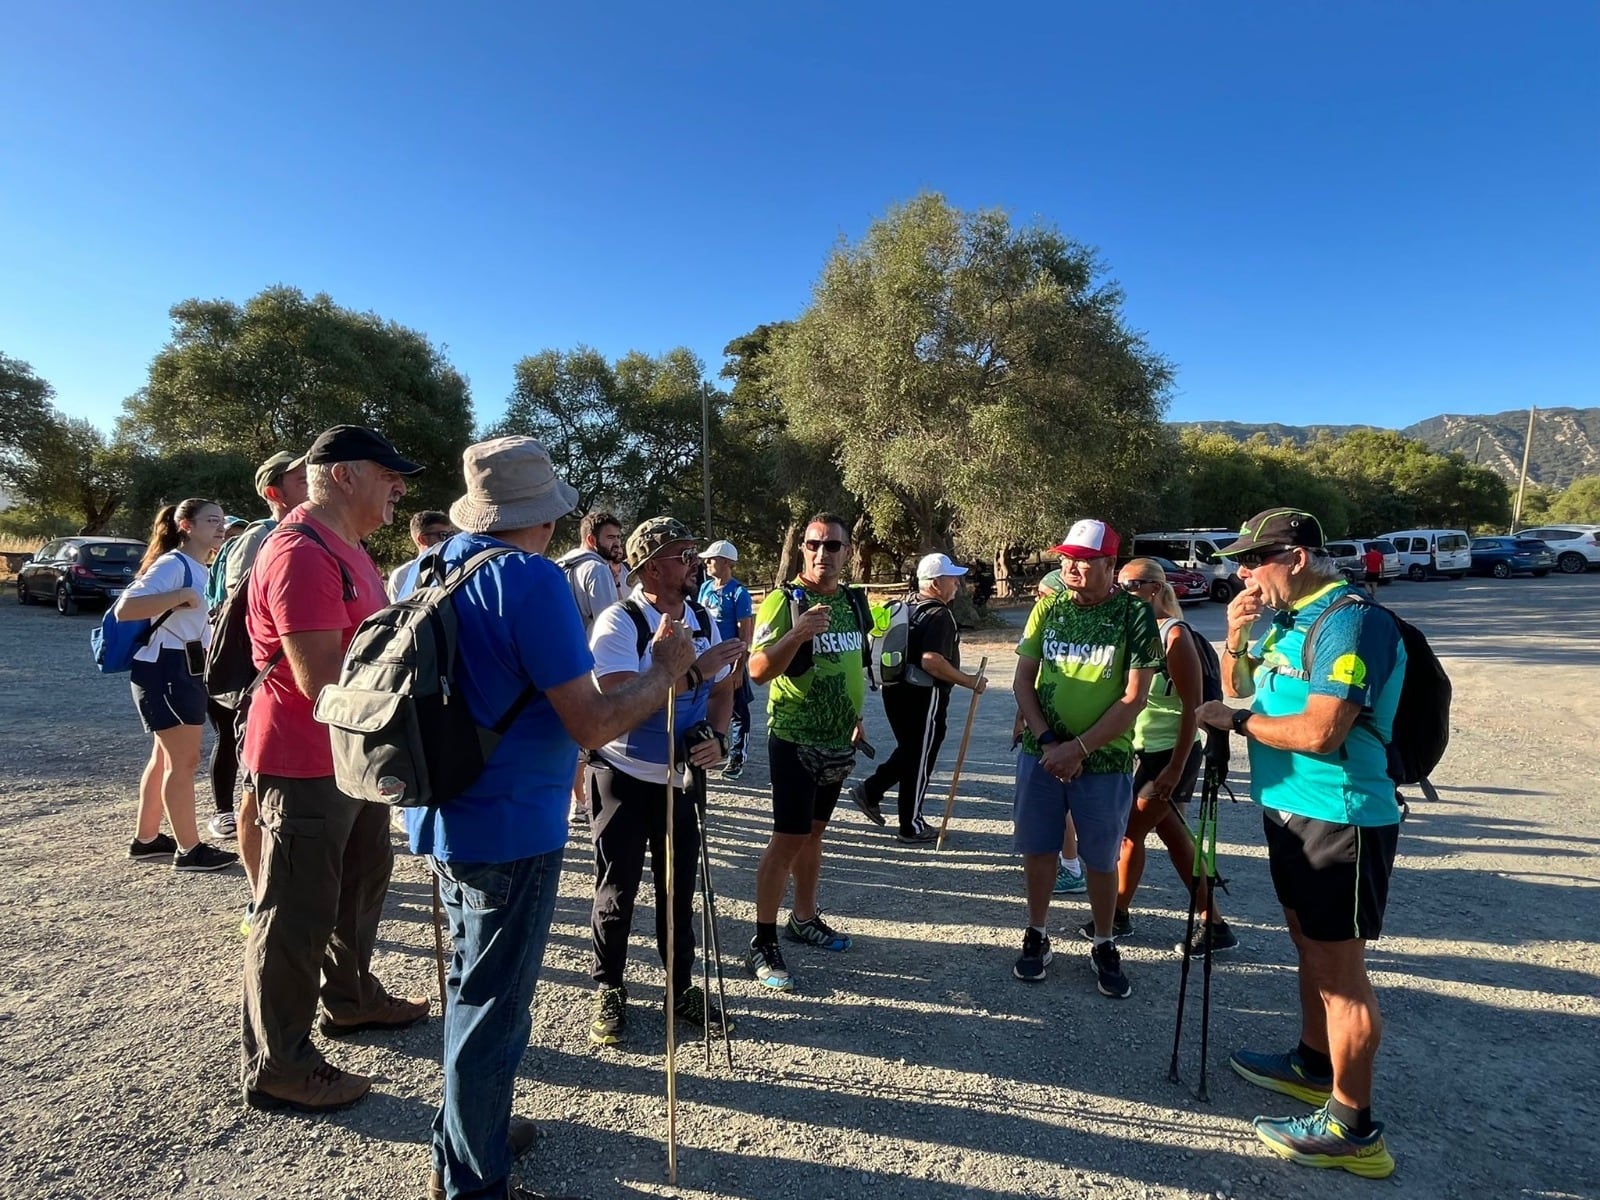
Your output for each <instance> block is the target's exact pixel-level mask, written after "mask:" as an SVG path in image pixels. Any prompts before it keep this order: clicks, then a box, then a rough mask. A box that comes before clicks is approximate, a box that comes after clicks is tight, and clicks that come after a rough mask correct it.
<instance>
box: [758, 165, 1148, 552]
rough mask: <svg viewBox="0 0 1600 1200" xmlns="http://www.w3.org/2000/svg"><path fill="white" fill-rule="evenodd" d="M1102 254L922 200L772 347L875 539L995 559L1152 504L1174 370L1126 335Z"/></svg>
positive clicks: (789, 409)
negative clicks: (884, 534)
mask: <svg viewBox="0 0 1600 1200" xmlns="http://www.w3.org/2000/svg"><path fill="white" fill-rule="evenodd" d="M1100 277H1101V267H1100V264H1099V262H1098V261H1097V260H1096V258H1095V256H1094V255H1093V253H1092V252H1091V251H1089V250H1088V249H1086V248H1084V247H1082V246H1079V245H1077V244H1076V243H1073V242H1070V241H1068V240H1067V239H1066V238H1064V237H1062V236H1061V235H1060V234H1059V233H1057V232H1056V231H1055V230H1053V229H1048V228H1045V227H1042V226H1028V227H1023V228H1013V226H1012V224H1011V222H1010V220H1009V218H1008V217H1007V216H1006V215H1005V214H1004V213H1002V212H999V211H994V210H986V211H979V212H972V213H963V212H960V211H958V210H956V209H953V208H952V207H950V205H949V204H947V203H946V202H945V200H944V199H943V197H941V196H938V195H931V194H925V195H921V196H918V197H917V198H916V199H914V200H912V201H911V202H910V203H908V204H906V205H903V206H899V207H896V208H893V209H891V210H890V211H889V212H888V214H887V215H885V216H884V217H883V218H882V219H881V220H879V221H877V222H875V223H874V224H873V225H872V227H871V228H870V229H869V230H868V231H867V233H866V235H865V237H864V238H863V240H862V241H861V242H860V243H858V244H856V245H841V246H840V247H838V248H837V249H836V250H835V251H834V253H833V255H832V256H831V258H830V259H829V261H828V263H827V265H826V267H825V268H824V270H823V274H822V278H821V279H820V280H819V282H818V283H817V285H816V288H815V290H814V293H813V297H812V303H811V305H810V307H809V308H808V309H807V310H806V312H805V313H804V314H803V315H802V316H801V318H800V320H799V321H798V322H797V323H796V324H795V325H794V326H793V328H792V329H789V330H787V331H785V332H784V333H783V334H782V335H781V336H780V337H778V338H776V339H775V344H774V346H773V348H772V351H771V355H772V377H773V380H774V383H775V388H776V392H777V394H778V395H779V396H780V397H781V399H782V402H783V408H784V411H785V413H786V415H787V418H788V431H789V433H790V435H791V436H792V437H794V438H795V439H796V440H798V441H799V442H800V443H802V444H805V445H808V446H815V447H826V448H827V453H828V454H829V455H830V457H831V458H832V460H833V462H834V463H836V464H837V465H838V468H839V470H840V474H841V477H842V479H843V483H844V485H845V486H846V487H847V488H848V489H849V491H850V492H852V493H854V494H855V495H857V496H859V497H860V498H861V500H862V502H863V503H864V505H865V507H866V508H867V510H868V512H869V513H870V514H871V517H872V522H873V526H874V527H875V528H876V529H878V530H880V531H888V530H892V529H894V528H895V527H896V525H897V523H900V522H903V523H904V525H905V528H906V531H907V538H908V541H909V543H910V544H909V546H908V547H906V549H908V550H916V551H920V550H932V549H949V548H951V547H952V546H954V547H956V548H959V549H960V550H962V551H963V552H965V553H967V554H972V555H980V556H983V557H985V558H987V557H988V556H989V555H990V554H991V553H992V552H993V551H994V550H995V549H996V548H998V547H1000V546H1004V545H1009V544H1034V545H1037V544H1040V543H1041V542H1043V541H1045V540H1046V539H1048V538H1051V537H1054V536H1058V535H1059V533H1060V531H1061V530H1062V529H1064V528H1065V527H1066V525H1067V523H1068V522H1070V520H1072V519H1073V518H1075V517H1077V516H1080V515H1083V514H1084V513H1086V512H1095V513H1097V514H1100V515H1104V516H1106V517H1108V518H1110V519H1112V520H1117V521H1119V523H1124V522H1125V521H1126V519H1127V516H1128V514H1130V513H1136V512H1138V511H1140V510H1141V508H1142V507H1143V506H1144V505H1145V504H1146V503H1147V501H1146V500H1145V498H1144V496H1142V495H1141V493H1142V492H1143V491H1144V485H1143V483H1142V481H1141V478H1140V476H1141V473H1142V471H1143V470H1146V469H1148V465H1149V462H1150V461H1151V458H1152V456H1153V455H1155V454H1157V453H1159V451H1160V448H1161V446H1162V439H1163V435H1162V431H1161V429H1160V427H1159V418H1160V415H1161V410H1162V406H1163V403H1164V397H1165V392H1166V388H1167V385H1168V381H1169V378H1170V370H1169V368H1168V366H1167V364H1166V363H1164V362H1163V361H1162V360H1161V359H1159V358H1158V357H1156V356H1155V355H1154V354H1152V353H1151V352H1150V351H1149V350H1148V348H1147V347H1146V346H1145V345H1144V343H1143V341H1142V340H1141V339H1140V338H1139V337H1138V336H1137V335H1135V334H1133V333H1131V332H1129V331H1128V330H1126V329H1125V328H1124V327H1123V326H1122V324H1121V318H1120V304H1121V298H1122V297H1121V293H1120V291H1119V290H1118V289H1117V288H1116V287H1115V286H1114V285H1111V284H1109V283H1105V282H1103V281H1101V278H1100Z"/></svg>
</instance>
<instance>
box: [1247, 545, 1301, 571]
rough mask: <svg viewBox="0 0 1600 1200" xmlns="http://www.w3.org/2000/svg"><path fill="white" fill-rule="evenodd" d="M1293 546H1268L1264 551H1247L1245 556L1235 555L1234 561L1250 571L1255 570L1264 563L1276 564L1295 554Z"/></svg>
mask: <svg viewBox="0 0 1600 1200" xmlns="http://www.w3.org/2000/svg"><path fill="white" fill-rule="evenodd" d="M1294 549H1295V548H1294V547H1293V546H1268V547H1266V548H1265V549H1262V550H1246V551H1245V552H1244V553H1243V554H1236V555H1234V558H1233V561H1234V562H1236V563H1238V564H1239V565H1240V566H1241V567H1245V568H1246V569H1248V570H1251V571H1253V570H1255V569H1256V568H1257V567H1259V566H1261V565H1262V564H1263V563H1269V562H1274V561H1275V560H1277V559H1280V558H1282V557H1283V556H1284V555H1285V554H1292V553H1294Z"/></svg>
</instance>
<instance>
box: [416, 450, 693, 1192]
mask: <svg viewBox="0 0 1600 1200" xmlns="http://www.w3.org/2000/svg"><path fill="white" fill-rule="evenodd" d="M462 462H463V469H464V473H465V476H466V494H465V495H463V496H462V497H461V498H460V499H459V500H457V501H456V502H455V503H454V504H452V505H451V506H450V519H451V520H452V521H453V522H454V523H455V525H456V527H457V528H458V529H460V530H461V532H460V533H458V534H457V535H456V536H454V537H452V538H451V539H450V540H449V541H447V542H445V543H443V545H441V546H440V547H439V549H438V550H437V551H436V553H437V554H439V555H440V557H441V559H442V560H443V566H444V567H445V569H446V570H447V571H449V570H454V569H455V568H457V567H459V566H461V564H463V563H465V562H466V561H467V560H468V559H470V558H472V557H473V556H474V555H476V554H478V553H480V552H481V551H484V550H487V549H489V548H491V547H495V546H509V547H511V548H512V549H513V550H514V551H515V553H511V554H505V555H502V556H500V557H499V558H495V559H493V560H491V561H490V562H489V563H487V564H486V565H484V566H482V567H480V568H479V569H478V570H477V571H476V572H475V573H474V574H473V576H472V577H471V578H470V579H469V580H467V581H466V582H465V583H464V584H463V585H462V586H461V587H460V588H458V589H457V590H456V592H455V594H454V596H453V599H452V603H453V604H454V606H455V614H456V621H457V636H458V643H457V645H458V653H459V655H460V662H461V669H460V670H459V671H458V673H457V676H456V683H457V686H458V689H459V695H460V696H461V698H462V699H463V700H464V701H465V703H466V705H467V708H468V710H469V711H470V712H471V713H472V716H473V719H474V720H476V721H477V722H478V724H480V725H482V726H485V727H488V726H492V725H494V724H495V723H496V722H498V721H500V720H501V719H502V718H503V717H504V716H505V714H506V713H507V712H509V711H510V710H511V709H512V708H513V707H516V706H518V705H520V711H519V712H518V715H517V716H516V718H515V720H513V721H512V723H511V725H510V727H509V728H508V729H507V731H506V734H505V736H504V737H503V738H502V739H501V740H500V743H499V745H498V746H497V747H496V749H495V752H494V753H493V754H492V755H491V756H490V758H489V761H488V762H487V764H485V766H484V770H483V774H482V775H481V776H479V778H478V780H477V782H475V783H474V784H473V785H472V786H471V787H470V788H468V789H467V790H466V791H465V792H463V793H462V794H461V795H459V796H457V797H455V798H453V799H452V800H451V801H450V803H449V804H447V805H444V806H442V807H439V808H408V809H406V810H405V816H406V829H407V833H408V836H409V838H410V843H411V849H412V851H413V852H414V853H416V854H424V855H427V856H428V859H429V865H430V866H431V867H432V869H433V871H434V872H435V874H437V875H438V877H439V888H440V894H441V896H442V898H443V901H444V907H445V910H446V912H447V914H448V916H449V920H450V932H451V938H452V941H453V943H454V947H455V950H454V959H453V961H452V963H451V968H450V974H449V984H448V987H447V995H448V1004H447V1007H446V1010H445V1030H444V1046H445V1057H444V1097H443V1101H442V1103H441V1104H440V1106H439V1110H438V1113H437V1115H436V1116H435V1117H434V1120H433V1136H432V1141H431V1146H430V1151H429V1153H430V1158H431V1160H432V1175H431V1177H430V1179H429V1182H428V1195H429V1196H430V1197H457V1196H464V1195H469V1196H489V1195H494V1196H506V1195H509V1196H511V1197H513V1200H519V1198H523V1197H528V1196H531V1195H532V1193H529V1192H525V1191H523V1190H522V1189H521V1188H517V1187H514V1186H512V1185H511V1184H510V1182H509V1180H510V1173H511V1161H512V1159H513V1158H514V1157H515V1156H516V1155H517V1154H519V1153H521V1152H522V1151H524V1150H526V1149H527V1148H528V1147H529V1146H531V1145H532V1143H533V1126H532V1124H531V1122H525V1121H517V1122H513V1121H512V1118H511V1100H512V1094H513V1091H514V1088H515V1083H516V1076H517V1069H516V1068H517V1064H518V1063H519V1062H520V1061H521V1058H522V1053H523V1051H524V1050H525V1049H526V1048H527V1044H528V1035H529V1033H530V1031H531V1029H532V1021H531V1018H530V1013H529V1004H530V1003H531V1001H532V999H533V990H534V984H535V983H536V982H537V980H538V976H539V969H540V965H541V963H542V961H543V958H544V948H545V941H546V938H547V937H548V935H549V931H550V918H551V915H552V913H553V912H554V909H555V900H556V891H557V887H558V885H559V883H560V877H561V860H562V857H563V855H564V853H565V849H566V842H567V793H568V790H569V789H570V787H571V785H572V772H573V767H574V765H575V763H576V760H577V753H578V746H580V745H582V746H601V745H604V744H605V743H606V742H608V741H610V740H611V739H612V738H614V737H617V736H618V735H619V734H621V733H623V732H624V731H625V730H628V729H631V728H633V727H634V726H636V725H638V724H639V723H640V722H642V721H643V720H644V719H645V718H646V717H648V716H649V715H650V714H651V713H652V712H654V711H655V710H656V709H658V708H661V707H662V706H663V704H664V701H665V697H666V694H667V689H668V687H669V686H671V684H672V681H673V680H675V679H677V678H679V677H681V676H682V675H683V673H684V672H685V671H686V670H687V669H688V667H689V665H690V663H692V662H693V661H694V654H695V651H694V648H693V646H692V645H691V644H690V642H689V639H688V638H686V637H684V636H683V634H682V633H680V632H677V631H676V629H675V627H674V625H673V623H672V622H670V621H664V622H662V623H661V627H660V628H659V629H658V630H657V632H656V636H655V637H654V639H653V640H652V641H651V643H650V654H651V659H652V662H651V666H650V667H649V669H648V670H644V671H641V672H640V673H639V674H638V675H636V676H634V677H633V678H632V679H630V680H628V681H626V682H625V683H623V684H621V685H620V686H617V687H612V688H609V689H607V690H606V691H605V692H601V691H600V689H599V688H598V687H597V686H596V684H595V681H594V676H593V674H592V671H593V667H594V659H593V658H592V657H591V656H590V653H589V647H588V644H587V643H586V642H585V640H584V636H583V622H582V621H581V620H580V618H579V616H578V609H577V606H576V605H575V604H574V603H573V600H572V591H571V589H570V588H568V586H567V579H566V576H565V575H564V574H563V573H562V572H561V569H560V568H559V567H557V566H556V565H555V564H554V563H552V562H550V561H549V560H548V559H546V558H545V557H544V550H545V548H546V547H547V546H548V545H549V543H550V535H551V533H552V532H554V529H555V523H556V521H557V520H558V519H560V518H561V517H564V516H566V515H567V514H568V513H569V512H571V511H572V509H573V507H574V505H575V504H576V503H577V494H576V493H575V492H574V491H573V490H572V488H570V487H568V486H567V484H566V482H565V481H563V480H562V479H561V478H560V477H558V476H557V475H556V473H555V470H554V468H553V467H552V465H551V462H550V456H549V454H547V453H546V452H545V449H544V447H543V446H541V445H540V444H539V443H538V442H536V441H535V440H534V439H532V438H527V437H502V438H495V439H493V440H491V441H487V442H480V443H478V444H477V445H474V446H469V447H468V448H467V450H466V453H465V454H464V455H463V456H462Z"/></svg>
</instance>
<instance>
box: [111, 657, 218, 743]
mask: <svg viewBox="0 0 1600 1200" xmlns="http://www.w3.org/2000/svg"><path fill="white" fill-rule="evenodd" d="M129 678H130V680H131V686H132V688H133V706H134V707H135V708H137V709H138V710H139V719H140V720H141V721H143V722H144V731H145V732H146V733H160V732H161V731H162V730H163V729H175V728H177V727H178V726H179V725H204V724H205V723H206V685H205V684H204V683H203V682H202V681H201V678H200V676H198V675H191V674H189V661H188V655H186V654H185V653H184V652H183V651H182V650H179V649H176V648H174V649H167V650H163V651H161V654H160V655H159V657H157V659H156V660H155V662H144V661H142V660H140V659H137V658H136V659H134V660H133V667H132V669H131V671H130V673H129Z"/></svg>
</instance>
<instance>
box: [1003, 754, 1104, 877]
mask: <svg viewBox="0 0 1600 1200" xmlns="http://www.w3.org/2000/svg"><path fill="white" fill-rule="evenodd" d="M1132 807H1133V776H1132V775H1121V774H1115V775H1079V776H1078V777H1077V778H1076V779H1074V780H1073V781H1072V782H1071V783H1062V782H1061V780H1059V779H1057V778H1056V777H1055V776H1054V775H1051V774H1050V773H1049V772H1048V771H1046V770H1045V769H1044V768H1043V767H1042V766H1040V765H1039V759H1038V758H1037V756H1035V755H1032V754H1026V753H1022V752H1020V751H1019V752H1018V754H1017V792H1016V799H1015V801H1014V802H1013V806H1012V811H1011V825H1012V839H1011V840H1012V848H1013V849H1014V850H1015V851H1016V852H1017V853H1018V854H1055V853H1058V852H1059V851H1060V849H1061V839H1062V837H1063V835H1064V834H1065V833H1066V831H1067V814H1068V813H1069V812H1070V813H1071V814H1072V823H1073V825H1074V826H1075V827H1076V829H1077V831H1078V857H1079V858H1081V859H1082V860H1083V864H1084V866H1086V867H1088V868H1089V870H1091V871H1115V870H1116V869H1117V858H1118V857H1119V856H1120V855H1121V853H1122V836H1123V834H1125V833H1126V832H1127V830H1128V810H1129V809H1130V808H1132Z"/></svg>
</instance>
